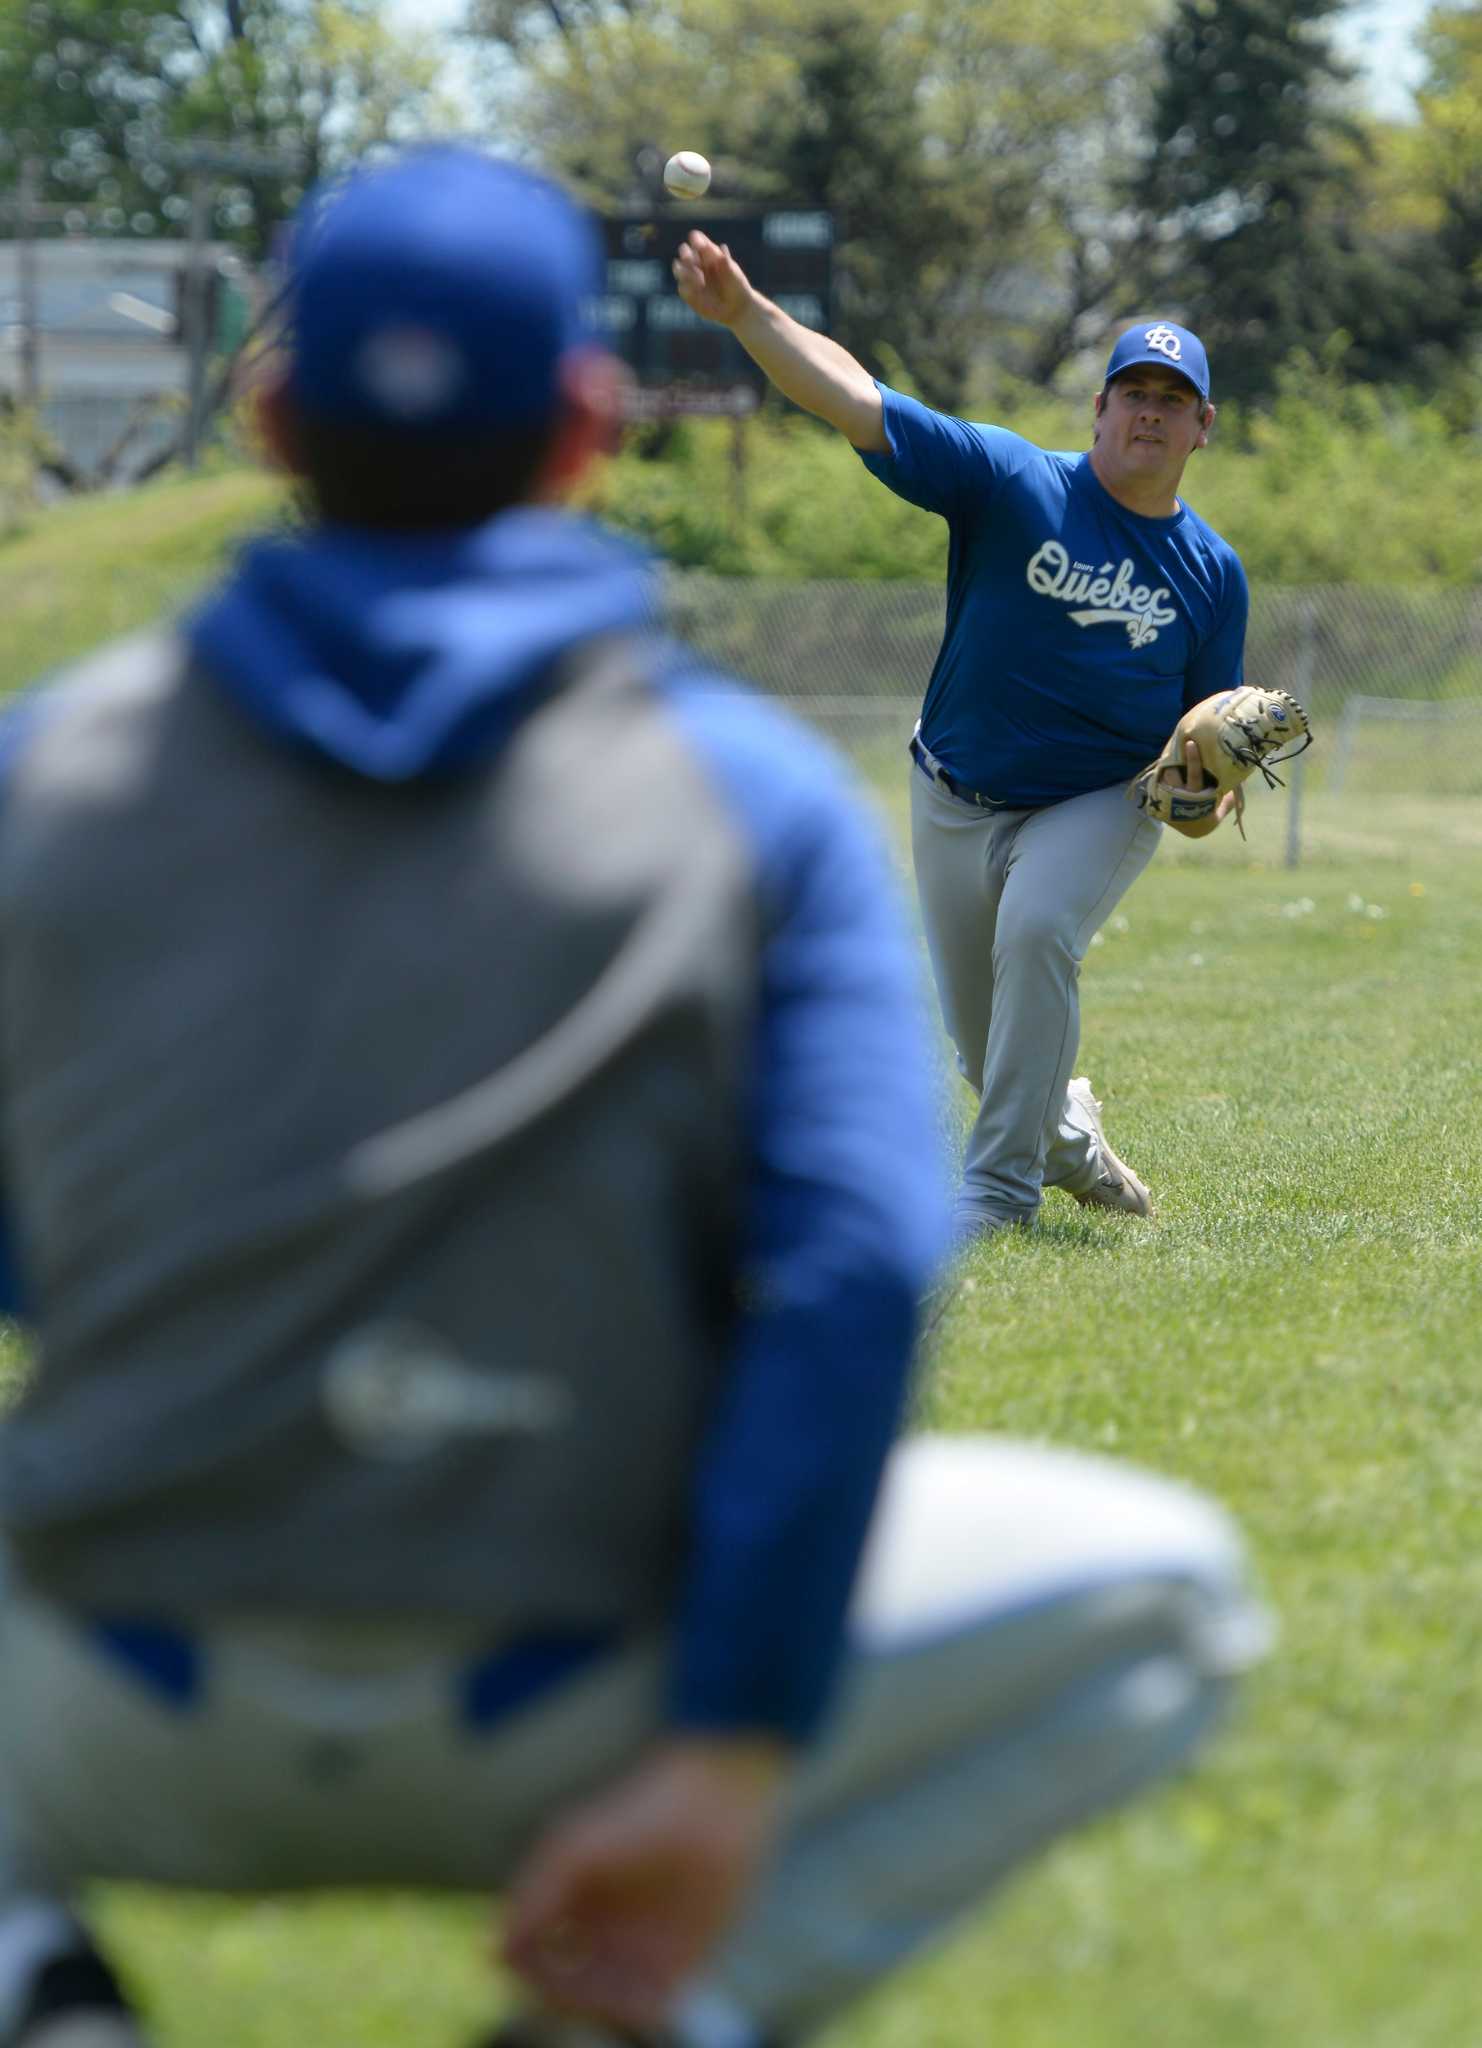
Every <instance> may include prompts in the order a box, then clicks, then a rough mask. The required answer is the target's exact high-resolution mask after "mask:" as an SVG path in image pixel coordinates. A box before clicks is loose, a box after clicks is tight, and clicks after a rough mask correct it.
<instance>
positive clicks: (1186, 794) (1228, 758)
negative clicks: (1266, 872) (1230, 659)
mask: <svg viewBox="0 0 1482 2048" xmlns="http://www.w3.org/2000/svg"><path fill="white" fill-rule="evenodd" d="M1189 740H1192V741H1193V742H1194V744H1195V746H1197V747H1198V749H1199V759H1200V760H1201V761H1202V762H1203V764H1204V787H1203V788H1202V789H1186V788H1181V787H1180V786H1179V785H1178V784H1177V783H1173V782H1168V781H1165V780H1164V774H1163V771H1164V770H1165V769H1166V768H1176V769H1178V770H1179V773H1180V776H1182V775H1183V772H1184V763H1185V753H1184V748H1185V745H1186V743H1187V742H1188V741H1189ZM1293 741H1295V742H1296V744H1295V745H1292V742H1293ZM1311 745H1312V725H1311V721H1310V720H1309V719H1308V716H1307V713H1306V712H1305V711H1304V710H1303V709H1302V707H1301V705H1300V704H1299V703H1298V702H1297V700H1296V698H1295V697H1289V696H1288V695H1287V693H1286V691H1285V690H1263V689H1259V688H1258V687H1257V686H1256V685H1255V684H1253V683H1242V684H1241V685H1240V686H1239V688H1238V689H1234V690H1221V691H1220V692H1219V694H1218V695H1217V696H1214V697H1206V698H1205V699H1204V701H1203V702H1202V703H1201V704H1196V705H1195V706H1194V707H1193V709H1192V710H1191V711H1186V712H1185V713H1184V715H1183V717H1182V718H1181V719H1180V720H1179V722H1178V724H1177V725H1176V726H1175V727H1174V728H1173V731H1172V733H1171V735H1170V736H1169V740H1168V744H1167V746H1166V747H1165V748H1164V749H1163V751H1162V753H1161V754H1160V755H1159V756H1158V758H1157V760H1156V761H1154V762H1152V763H1151V764H1150V765H1149V766H1148V767H1146V768H1144V769H1143V771H1142V773H1141V774H1140V775H1137V776H1134V777H1133V779H1132V781H1131V782H1129V783H1128V785H1127V795H1128V797H1129V799H1130V800H1131V801H1132V802H1133V803H1135V804H1136V805H1137V807H1138V809H1139V810H1143V811H1146V812H1147V814H1148V816H1149V817H1150V818H1156V819H1158V821H1159V822H1160V823H1161V824H1164V825H1184V824H1189V823H1192V822H1197V821H1198V820H1200V819H1202V818H1210V817H1213V815H1214V811H1215V806H1216V805H1217V804H1218V803H1219V800H1220V798H1221V797H1222V796H1223V795H1224V794H1225V792H1226V791H1227V790H1232V789H1233V790H1234V792H1235V822H1236V824H1237V825H1238V826H1239V827H1240V836H1241V838H1242V839H1243V838H1244V837H1245V825H1244V815H1245V791H1244V789H1243V788H1242V786H1241V785H1242V784H1243V783H1244V782H1245V781H1246V779H1247V777H1249V776H1251V775H1253V774H1254V773H1255V771H1256V769H1257V768H1259V769H1260V771H1261V773H1262V775H1264V776H1265V778H1266V784H1267V787H1268V788H1273V787H1275V786H1276V785H1278V784H1279V783H1280V782H1281V777H1280V776H1279V775H1275V774H1273V773H1272V767H1273V764H1274V763H1275V762H1280V761H1290V760H1291V759H1292V758H1293V757H1294V756H1295V755H1297V754H1300V753H1301V752H1302V750H1303V748H1304V747H1310V746H1311ZM1282 747H1289V748H1290V751H1289V752H1288V753H1285V754H1283V753H1281V752H1280V751H1279V749H1280V748H1282Z"/></svg>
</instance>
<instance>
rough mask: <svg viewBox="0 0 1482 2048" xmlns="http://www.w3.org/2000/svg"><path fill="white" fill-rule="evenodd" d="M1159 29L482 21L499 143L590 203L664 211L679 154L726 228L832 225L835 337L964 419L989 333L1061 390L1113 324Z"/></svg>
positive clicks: (684, 8) (807, 12)
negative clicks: (771, 210) (1130, 184)
mask: <svg viewBox="0 0 1482 2048" xmlns="http://www.w3.org/2000/svg"><path fill="white" fill-rule="evenodd" d="M1160 5H1161V0H1127V4H1126V5H1124V6H1123V7H1121V8H1119V9H1116V10H1112V11H1109V12H1107V13H1105V14H1104V15H1102V16H1100V17H1098V19H1097V20H1096V22H1094V23H1088V21H1087V20H1086V17H1085V13H1084V9H1083V8H1081V7H1079V6H1078V5H1075V4H1072V0H1054V4H1048V0H1047V4H1046V5H1044V6H1042V7H1040V8H1037V9H1035V10H1034V11H1033V15H1032V18H1029V17H1026V14H1025V10H1024V9H1023V7H1022V6H1021V5H1019V4H1017V0H970V4H969V0H928V4H926V5H924V6H922V7H920V8H913V9H901V8H900V7H898V6H896V5H895V4H893V0H865V4H862V5H844V4H842V0H662V4H655V5H650V6H642V7H639V6H636V5H626V4H620V0H556V4H555V5H553V6H552V5H541V6H533V5H525V4H521V0H483V4H482V5H475V7H474V9H473V13H472V20H473V24H474V26H475V28H476V30H478V31H479V32H480V33H481V34H482V35H483V36H484V37H485V38H487V39H488V40H489V41H491V42H496V43H498V45H499V46H500V48H501V50H502V51H503V52H504V53H506V55H507V56H512V57H513V59H514V64H513V67H512V68H511V67H510V66H509V65H508V64H507V65H506V66H505V67H504V68H503V69H501V70H497V71H496V73H495V80H496V83H495V85H494V87H493V88H492V92H493V97H492V102H491V112H492V118H493V120H494V121H495V122H497V124H498V126H499V128H500V130H501V132H502V133H504V134H506V135H511V136H514V137H518V138H520V139H522V140H523V141H524V142H525V143H526V145H527V146H528V147H529V148H530V149H531V150H532V152H533V153H535V154H537V155H539V156H540V157H541V158H543V159H544V160H545V161H546V162H548V163H549V164H551V165H552V166H553V167H554V168H556V169H559V170H561V171H562V172H564V173H565V174H566V175H567V176H568V177H569V178H570V179H572V180H573V182H574V183H575V184H576V185H577V187H578V188H579V189H580V190H581V191H582V192H583V194H584V195H585V196H586V197H587V198H588V199H589V200H591V201H592V202H593V203H596V204H602V205H608V206H615V205H618V204H633V203H640V204H641V203H645V202H646V201H648V200H652V199H654V198H655V197H656V196H657V186H656V183H655V174H656V172H657V169H658V167H659V166H660V165H661V164H662V161H663V159H664V157H665V156H666V155H667V154H668V153H669V151H670V150H671V149H673V148H674V147H675V146H677V145H684V144H688V145H691V146H694V147H701V148H703V149H704V150H705V153H706V155H707V156H709V157H710V159H711V161H712V163H713V164H714V166H715V174H716V175H715V183H714V185H713V186H712V188H711V197H712V200H713V201H714V203H715V204H716V206H717V207H719V206H720V205H721V204H725V205H729V206H746V205H751V204H755V203H759V202H776V201H778V200H786V201H788V202H789V203H806V204H808V205H823V206H827V207H830V208H832V209H833V210H834V211H835V212H836V213H837V215H838V218H839V221H840V225H841V236H842V240H841V246H840V250H839V287H838V293H837V307H836V317H835V321H834V326H833V331H834V333H835V334H836V335H837V337H838V338H839V339H841V340H842V341H843V342H844V343H845V345H846V346H847V347H848V348H850V349H851V350H852V351H853V352H854V353H855V354H856V355H858V356H859V357H860V358H861V359H862V360H863V361H865V362H866V363H867V364H869V365H870V366H871V367H872V368H878V367H881V366H883V365H884V363H885V359H886V358H885V351H886V350H887V349H890V350H894V351H896V352H897V353H898V354H899V355H900V356H901V357H902V358H904V360H905V361H906V362H907V364H908V365H909V367H910V372H911V374H912V376H913V377H914V378H915V379H916V381H917V383H918V385H919V386H920V388H921V389H922V391H923V392H925V393H926V394H927V395H928V396H930V397H932V398H933V399H936V400H938V401H940V402H943V403H948V404H955V403H959V402H960V400H961V396H962V393H963V391H964V390H965V389H966V388H967V387H968V384H969V382H970V377H971V372H972V366H973V364H974V362H975V359H976V357H977V356H978V355H979V353H980V352H981V349H982V346H983V341H984V336H985V333H988V332H992V333H993V334H994V335H995V337H996V341H997V346H998V348H999V350H1000V352H1001V353H1005V354H1006V355H1007V356H1008V357H1009V358H1010V359H1011V360H1012V361H1014V362H1015V363H1017V364H1019V365H1021V366H1022V367H1025V368H1029V367H1033V368H1034V369H1035V371H1036V373H1037V374H1039V375H1042V376H1044V375H1048V374H1049V373H1050V372H1051V371H1052V370H1053V369H1054V368H1055V367H1056V366H1057V365H1058V363H1059V362H1060V361H1061V360H1062V358H1063V356H1064V354H1065V353H1066V351H1067V349H1068V348H1069V347H1070V346H1071V345H1073V342H1074V340H1075V338H1076V333H1077V323H1078V321H1079V320H1080V319H1081V318H1082V317H1083V316H1085V315H1086V314H1087V312H1088V311H1094V310H1095V309H1096V308H1097V307H1098V306H1099V305H1101V304H1102V303H1104V300H1105V297H1106V294H1107V293H1108V291H1109V290H1110V288H1111V280H1112V276H1113V273H1114V269H1115V265H1114V263H1113V261H1112V255H1111V247H1110V242H1109V239H1108V238H1109V236H1110V234H1111V230H1110V228H1109V226H1108V219H1107V215H1108V209H1107V208H1106V206H1105V205H1104V204H1103V203H1102V202H1103V198H1104V195H1105V192H1106V181H1107V177H1108V175H1109V172H1110V169H1111V167H1112V166H1113V165H1115V164H1116V163H1119V162H1120V160H1121V153H1122V152H1124V151H1125V148H1126V144H1127V126H1128V120H1129V110H1130V108H1131V107H1132V105H1133V104H1135V102H1136V99H1137V85H1136V81H1137V80H1139V79H1140V78H1142V77H1144V76H1145V75H1146V73H1147V69H1148V66H1147V61H1146V32H1147V28H1148V24H1149V22H1150V20H1151V19H1152V18H1153V16H1154V15H1155V13H1156V12H1157V11H1158V9H1159V7H1160ZM677 109H682V110H683V112H682V116H681V115H679V114H677V113H676V110H677ZM681 121H682V129H681V127H680V123H681ZM696 217H697V219H698V220H699V222H700V224H702V225H703V219H704V208H703V207H701V208H700V209H698V210H697V215H696ZM1062 271H1063V272H1064V276H1065V279H1066V283H1067V291H1066V292H1064V293H1062V292H1061V291H1060V290H1059V289H1058V285H1059V276H1058V273H1060V272H1062ZM1047 273H1048V274H1051V275H1053V276H1054V288H1053V289H1052V290H1051V291H1050V292H1049V294H1048V297H1049V302H1050V303H1051V305H1052V306H1053V308H1054V318H1053V320H1051V321H1048V322H1047V321H1046V320H1044V319H1043V317H1041V314H1042V307H1043V303H1044V302H1045V300H1046V296H1047V294H1046V290H1045V283H1044V280H1045V278H1046V275H1047Z"/></svg>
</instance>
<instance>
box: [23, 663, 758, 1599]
mask: <svg viewBox="0 0 1482 2048" xmlns="http://www.w3.org/2000/svg"><path fill="white" fill-rule="evenodd" d="M760 943H761V940H760V934H759V926H758V912H757V906H756V904H755V901H754V895H753V879H752V875H751V872H750V863H749V860H748V857H747V849H746V847H745V845H744V843H743V841H742V839H741V837H740V835H739V833H738V831H737V830H736V828H735V826H734V824H733V822H732V820H731V818H730V816H729V814H728V813H727V811H726V809H725V807H724V805H723V803H722V802H721V801H720V799H719V797H718V796H717V794H716V792H715V791H714V790H713V789H712V787H711V786H710V784H709V782H708V781H707V779H706V777H705V775H704V773H703V772H702V770H701V769H700V768H699V766H698V765H697V763H696V762H695V760H694V759H693V758H692V756H691V754H690V752H689V750H688V748H687V747H686V746H685V744H684V743H683V741H682V739H681V737H680V736H679V734H678V733H677V731H676V730H675V729H674V726H673V724H672V723H671V721H670V719H669V718H668V716H667V715H666V712H665V709H664V706H663V704H662V701H661V699H660V698H659V697H658V696H657V694H656V693H655V692H654V691H652V690H651V689H650V688H649V687H648V686H647V684H646V683H645V681H644V679H643V677H642V675H641V673H640V672H639V663H638V657H637V656H636V654H635V653H634V651H633V650H632V649H631V648H630V647H627V646H625V645H622V644H619V643H612V644H610V645H609V646H608V647H606V648H605V649H600V650H598V651H597V652H596V654H595V656H594V655H593V653H591V652H590V651H589V653H588V654H587V656H586V657H585V658H583V659H581V660H580V661H579V662H576V663H574V664H573V668H572V672H571V673H569V674H568V675H567V677H566V678H565V681H564V684H563V686H562V687H559V688H557V689H555V690H554V691H553V692H552V693H550V694H549V695H547V696H546V697H545V698H544V699H542V700H541V701H540V702H539V703H538V704H537V705H536V707H535V708H534V709H533V710H531V711H530V712H529V714H528V715H527V716H526V717H525V719H524V721H523V722H522V723H521V724H520V725H519V727H518V728H517V730H516V731H515V732H514V734H513V735H512V737H511V738H510V739H509V741H508V742H507V744H506V745H505V746H504V747H503V749H502V751H500V752H499V753H498V754H497V756H496V757H495V758H494V759H493V760H492V761H491V762H490V763H488V764H484V765H480V766H478V767H477V768H475V769H473V770H471V771H469V772H466V773H464V774H462V775H458V776H454V777H444V778H441V779H438V780H436V781H434V780H427V781H423V782H419V783H415V784H412V785H410V786H406V787H385V786H382V785H378V784H374V783H371V782H367V781H364V780H361V779H359V778H357V777H355V776H352V775H350V774H348V773H345V772H343V771H340V770H338V769H336V768H334V767H332V766H329V765H327V764H325V763H324V762H322V761H320V760H318V759H317V758H314V757H310V756H309V755H307V754H296V753H294V752H293V751H291V750H289V749H287V748H285V747H283V746H280V745H278V744H275V743H273V742H271V741H270V740H269V739H268V738H267V737H266V736H265V735H263V734H261V733H260V732H259V731H258V730H257V729H256V727H255V726H253V725H251V724H250V723H249V722H248V721H247V720H246V718H245V716H244V715H243V714H242V713H241V712H240V711H239V710H238V709H237V708H236V707H235V706H234V705H233V704H232V703H231V702H230V700H229V699H227V698H226V697H225V696H224V695H223V694H222V693H221V692H220V691H219V689H218V688H217V686H216V685H215V684H214V683H213V682H212V680H211V679H210V678H209V677H207V676H204V675H202V674H200V673H199V672H196V673H192V672H191V671H190V669H189V667H188V665H187V660H186V656H185V653H184V651H183V649H182V647H181V646H180V644H179V643H178V642H176V641H174V640H172V639H168V638H163V637H150V638H148V639H144V640H136V641H132V642H129V643H127V644H126V645H124V646H122V647H119V648H116V649H114V650H112V651H111V652H110V653H108V654H107V655H105V656H103V657H101V658H98V659H96V660H94V661H92V662H90V663H88V664H86V665H85V666H84V667H83V668H82V669H81V670H79V671H75V672H73V674H72V675H71V676H70V677H69V678H67V680H66V686H65V687H64V688H61V689H60V690H59V691H58V693H57V694H56V695H54V696H51V697H49V699H48V702H47V706H46V708H45V711H44V714H43V716H42V717H41V718H40V720H39V722H38V725H37V729H36V730H35V732H34V733H33V734H32V735H31V737H30V738H29V739H28V740H27V741H26V743H25V745H24V746H23V747H22V749H21V751H20V753H19V756H18V759H17V761H16V763H15V765H14V767H13V769H12V770H11V771H10V773H9V775H8V779H7V782H6V784H5V788H4V791H3V794H0V1118H3V1121H0V1140H3V1172H4V1182H5V1187H6V1191H7V1196H8V1202H9V1207H10V1210H11V1214H12V1217H13V1219H14V1221H15V1223H16V1225H17V1236H18V1241H19V1250H20V1260H21V1268H22V1272H23V1275H24V1277H25V1280H26V1283H27V1286H28V1290H29V1292H30V1295H31V1302H32V1308H33V1312H34V1321H35V1325H36V1328H37V1331H38V1335H39V1354H38V1361H37V1364H36V1367H35V1370H34V1373H33V1375H32V1378H31V1381H30V1383H29V1386H28V1388H27V1390H26V1392H25V1394H24V1395H23V1397H22V1400H21V1402H20V1405H19V1406H18V1408H17V1409H16V1410H15V1411H14V1412H13V1413H12V1415H11V1416H10V1417H9V1418H8V1419H7V1420H6V1422H5V1424H4V1426H3V1429H0V1526H3V1529H4V1531H5V1533H6V1536H7V1539H8V1541H9V1542H10V1544H11V1546H12V1548H13V1550H14V1552H15V1553H16V1555H17V1558H18V1562H19V1564H20V1567H21V1569H22V1570H23V1571H24V1572H25V1573H26V1574H27V1576H29V1577H30V1578H31V1579H32V1580H33V1581H35V1582H36V1583H37V1584H38V1585H40V1586H41V1587H43V1588H44V1589H46V1590H48V1591H49V1592H51V1593H53V1594H54V1595H55V1596H57V1597H59V1598H62V1599H65V1600H68V1601H71V1602H74V1603H78V1604H87V1605H92V1606H95V1607H101V1608H108V1609H113V1610H118V1609H123V1610H126V1611H128V1612H131V1613H147V1612H156V1611H157V1612H165V1613H171V1612H173V1613H181V1614H187V1615H188V1614H209V1613H222V1612H249V1613H250V1612H262V1611H281V1610H283V1609H285V1608H290V1609H296V1610H299V1611H303V1612H306V1613H311V1614H312V1613H319V1612H322V1613H348V1614H354V1613H375V1614H378V1615H386V1616H392V1617H395V1616H400V1615H403V1614H405V1615H414V1614H415V1615H446V1616H449V1617H469V1618H476V1619H478V1620H479V1621H481V1622H487V1623H489V1624H490V1625H491V1627H493V1628H503V1627H506V1626H508V1627H512V1628H517V1629H530V1628H532V1627H542V1626H551V1627H567V1626H583V1627H585V1626H589V1625H599V1626H606V1625H617V1626H624V1625H629V1624H632V1623H635V1622H639V1621H641V1620H643V1619H644V1618H647V1617H650V1616H652V1615H654V1614H656V1613H658V1612H661V1611H662V1610H663V1609H664V1607H665V1605H666V1603H667V1601H668V1598H669V1595H670V1593H671V1590H672V1584H673V1580H674V1575H675V1571H676V1567H677V1564H678V1561H679V1558H680V1555H681V1552H682V1546H683V1541H684V1529H685V1520H686V1507H687V1495H688V1491H689V1485H690V1481H691V1477H692V1474H691V1466H692V1460H693V1453H694V1449H695V1445H696V1442H697V1438H698V1435H699V1432H700V1431H701V1429H702V1427H703V1424H704V1422H705V1419H706V1415H707V1408H708V1405H709V1403H710V1400H711V1398H712V1395H713V1393H714V1390H715V1384H716V1379H717V1374H718V1372H719V1370H720V1367H721V1364H722V1362H723V1359H724V1356H725V1350H726V1343H727V1338H728V1333H729V1331H730V1329H731V1326H732V1322H733V1316H734V1309H733V1301H734V1293H735V1282H736V1227H737V1213H736V1212H737V1208H738V1200H739V1191H738V1186H737V1182H738V1177H739V1175H740V1173H741V1171H742V1161H743V1156H744V1134H743V1131H742V1121H743V1116H744V1091H745V1086H746V1080H747V1070H748V1063H749V1055H750V1051H751V1046H752V1041H753V1028H754V1022H755V1010H756V999H757V985H758V978H759V957H760Z"/></svg>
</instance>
